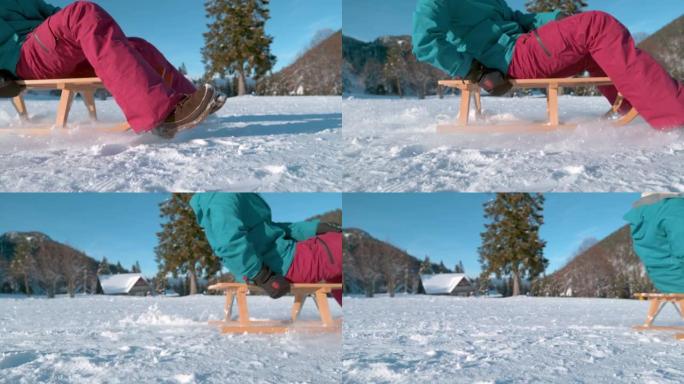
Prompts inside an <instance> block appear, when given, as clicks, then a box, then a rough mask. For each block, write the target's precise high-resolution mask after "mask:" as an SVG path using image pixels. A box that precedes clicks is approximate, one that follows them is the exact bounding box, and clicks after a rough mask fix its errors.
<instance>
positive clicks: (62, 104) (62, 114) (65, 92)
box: [0, 77, 130, 135]
mask: <svg viewBox="0 0 684 384" xmlns="http://www.w3.org/2000/svg"><path fill="white" fill-rule="evenodd" d="M17 83H18V84H20V85H23V86H25V87H26V89H27V90H31V89H40V90H49V89H57V90H61V91H62V96H61V97H60V100H59V106H58V108H57V118H56V121H55V127H57V128H67V125H68V121H69V112H70V111H71V107H72V106H73V103H74V99H75V98H76V94H80V95H81V98H82V99H83V103H84V104H85V106H86V108H87V109H88V115H89V116H90V119H91V120H92V121H97V108H96V107H95V91H96V90H98V89H100V88H104V84H102V80H100V79H99V78H97V77H89V78H77V79H51V80H19V81H17ZM12 105H14V108H15V109H16V110H17V113H19V116H20V118H21V120H22V121H24V122H28V121H29V115H28V110H27V108H26V101H25V100H24V96H23V95H19V96H17V97H15V98H13V99H12ZM96 129H97V130H98V131H105V132H123V131H127V130H129V129H130V125H128V123H122V124H117V125H115V126H108V127H97V128H96ZM53 132H54V131H53V130H52V127H43V128H39V127H27V128H17V129H0V133H13V134H27V135H48V134H51V133H53Z"/></svg>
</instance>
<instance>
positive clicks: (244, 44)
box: [202, 0, 276, 95]
mask: <svg viewBox="0 0 684 384" xmlns="http://www.w3.org/2000/svg"><path fill="white" fill-rule="evenodd" d="M269 2H270V0H206V1H205V9H206V12H207V17H208V18H209V19H210V20H211V23H210V24H209V25H208V27H209V31H208V32H206V33H204V40H205V46H204V48H202V57H203V61H204V64H205V66H206V74H205V77H206V79H207V80H208V79H211V78H212V77H214V75H219V76H220V77H221V78H225V77H226V76H227V75H233V74H237V76H238V82H239V85H238V95H244V94H245V93H246V82H247V77H250V76H253V77H254V78H255V79H259V78H261V77H262V76H264V75H265V74H266V73H268V72H269V71H270V70H271V68H273V66H274V65H275V61H276V58H275V56H274V55H272V54H271V43H272V42H273V37H271V36H269V35H267V34H266V29H265V26H266V21H268V19H269V18H270V14H269V10H268V4H269Z"/></svg>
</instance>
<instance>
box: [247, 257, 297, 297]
mask: <svg viewBox="0 0 684 384" xmlns="http://www.w3.org/2000/svg"><path fill="white" fill-rule="evenodd" d="M254 284H256V285H257V286H258V287H260V288H261V289H263V290H264V291H266V293H268V295H269V296H271V298H273V299H277V298H279V297H282V296H284V295H286V294H287V293H288V292H290V282H289V281H287V279H286V278H285V277H284V276H278V275H276V274H275V273H273V271H271V270H270V269H269V268H268V267H267V266H266V265H264V266H262V267H261V270H260V271H259V273H257V275H256V276H255V277H254Z"/></svg>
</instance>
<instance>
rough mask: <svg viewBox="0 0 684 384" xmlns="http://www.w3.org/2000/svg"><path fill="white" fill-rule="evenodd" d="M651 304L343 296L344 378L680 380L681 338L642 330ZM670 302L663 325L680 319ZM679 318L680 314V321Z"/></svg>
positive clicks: (683, 363)
mask: <svg viewBox="0 0 684 384" xmlns="http://www.w3.org/2000/svg"><path fill="white" fill-rule="evenodd" d="M647 306H648V304H647V303H646V302H639V301H631V300H607V299H572V298H526V297H518V298H507V299H494V298H491V299H489V298H455V297H444V296H439V297H434V296H399V297H395V298H389V297H377V298H373V299H365V298H345V323H344V339H343V355H342V365H343V367H344V370H345V379H344V382H345V383H393V384H397V383H398V384H401V383H412V384H413V383H431V384H436V383H450V384H451V383H592V384H593V383H682V382H684V342H678V341H676V340H675V339H674V337H673V335H672V333H667V332H661V333H658V332H651V333H639V332H635V331H633V330H631V328H630V327H631V326H632V325H638V324H641V323H643V321H644V319H645V315H646V309H647ZM677 317H678V315H677V313H676V311H675V310H674V309H673V308H671V307H670V308H666V309H664V310H663V312H662V314H661V315H660V317H659V323H660V324H661V325H668V324H670V325H675V324H677V323H678V321H677ZM679 324H681V320H680V323H679Z"/></svg>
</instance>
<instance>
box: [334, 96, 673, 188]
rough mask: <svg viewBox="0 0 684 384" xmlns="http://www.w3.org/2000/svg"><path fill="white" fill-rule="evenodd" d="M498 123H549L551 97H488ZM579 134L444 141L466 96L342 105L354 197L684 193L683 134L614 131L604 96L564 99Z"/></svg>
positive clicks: (640, 125) (636, 126)
mask: <svg viewBox="0 0 684 384" xmlns="http://www.w3.org/2000/svg"><path fill="white" fill-rule="evenodd" d="M482 102H483V108H484V112H485V114H488V115H489V119H490V121H491V122H494V123H496V122H499V123H500V122H501V121H507V120H514V119H523V120H526V121H536V120H544V119H545V115H546V99H545V98H543V97H542V98H539V97H528V98H491V97H484V98H483V101H482ZM559 103H560V113H561V119H562V120H564V121H568V122H573V121H580V122H582V121H584V122H586V121H589V122H590V123H585V124H581V125H580V126H579V127H578V128H577V129H576V130H574V131H572V130H571V131H556V132H550V133H537V134H523V135H519V134H497V135H493V134H480V135H454V134H451V135H448V134H447V135H445V134H437V133H435V129H436V126H437V125H438V123H441V122H453V121H455V119H456V116H457V115H458V106H459V97H458V96H449V97H446V98H444V99H441V100H440V99H437V98H432V99H427V100H417V99H403V100H400V99H390V98H373V97H366V96H357V97H350V98H346V99H345V100H344V101H343V105H342V111H343V114H344V129H343V130H342V132H343V137H344V140H343V141H344V146H343V148H344V160H343V165H344V174H345V175H346V176H345V187H344V188H345V190H346V191H371V192H375V191H378V192H380V191H385V192H402V191H422V192H432V191H477V192H491V191H502V192H503V191H516V192H519V191H533V192H540V191H582V192H591V191H600V192H610V191H637V192H642V191H673V190H674V191H684V174H683V173H682V172H681V169H682V163H684V130H679V131H675V132H668V133H664V132H659V131H656V130H654V129H651V128H650V127H649V126H648V125H647V124H646V123H645V122H644V121H643V120H641V119H638V120H637V121H636V122H635V123H633V124H631V125H629V126H627V127H621V128H617V127H612V126H610V125H609V124H607V123H605V122H600V121H599V117H600V116H601V115H602V114H603V113H604V112H606V111H607V110H608V109H609V105H608V102H607V101H605V100H604V99H603V98H599V97H572V96H563V97H561V98H560V101H559Z"/></svg>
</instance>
